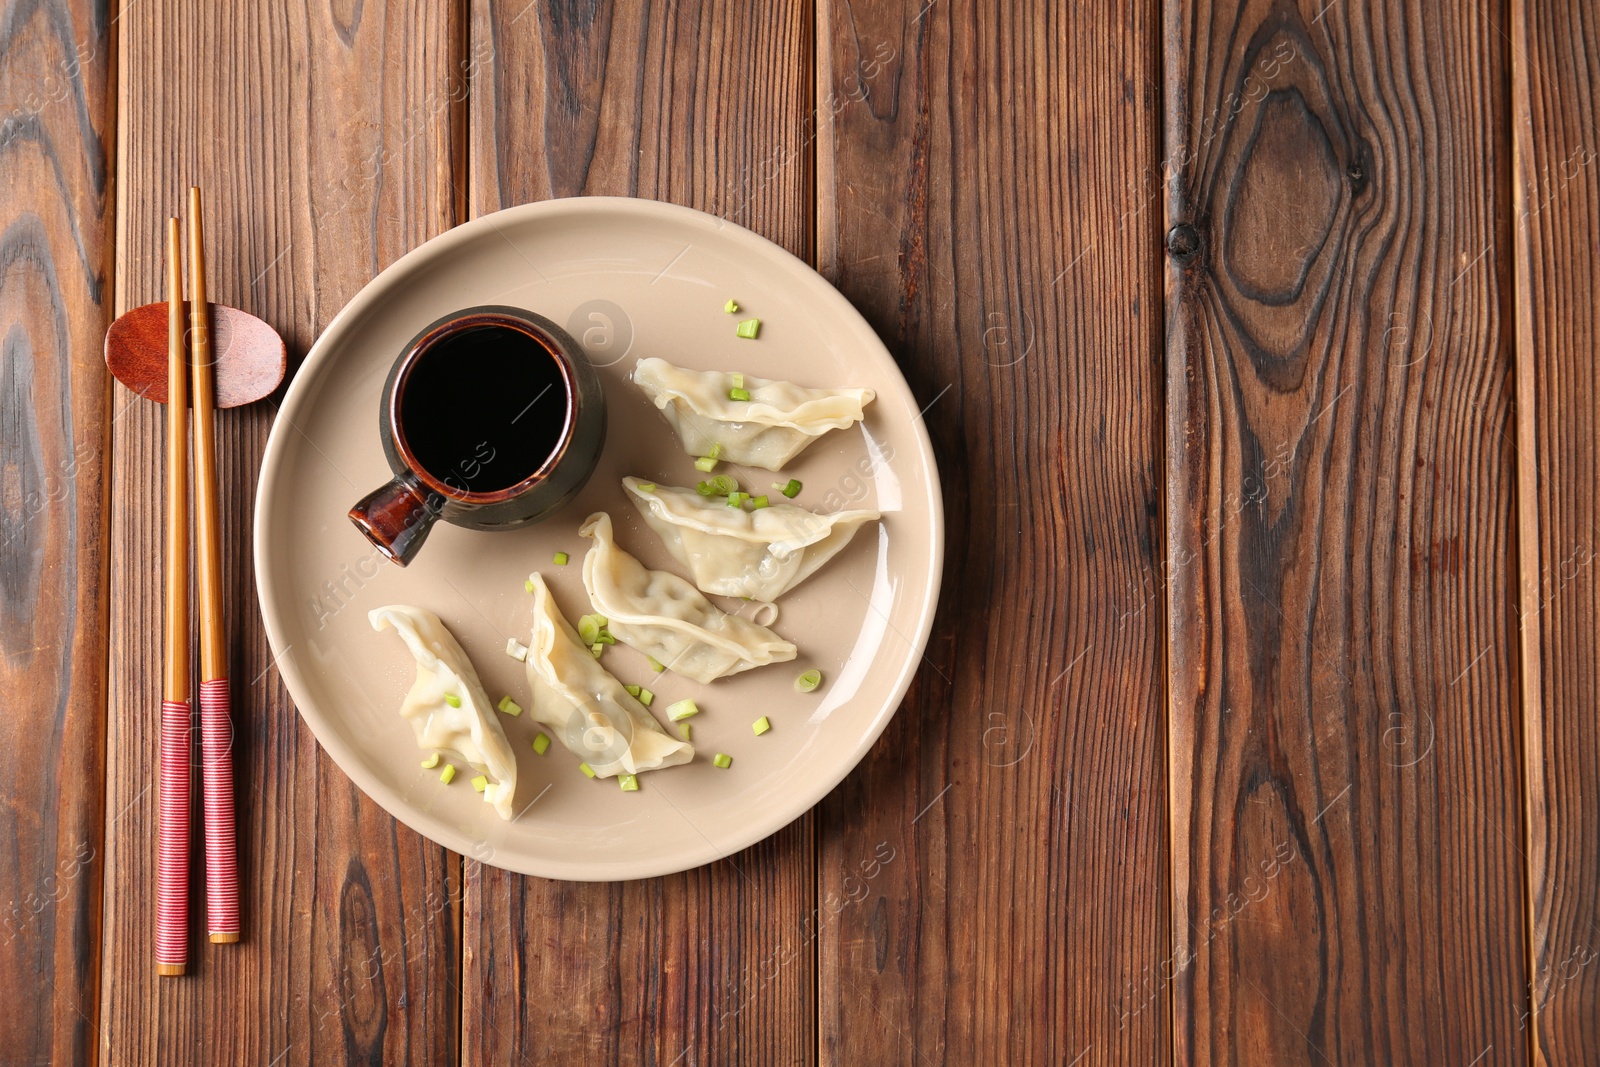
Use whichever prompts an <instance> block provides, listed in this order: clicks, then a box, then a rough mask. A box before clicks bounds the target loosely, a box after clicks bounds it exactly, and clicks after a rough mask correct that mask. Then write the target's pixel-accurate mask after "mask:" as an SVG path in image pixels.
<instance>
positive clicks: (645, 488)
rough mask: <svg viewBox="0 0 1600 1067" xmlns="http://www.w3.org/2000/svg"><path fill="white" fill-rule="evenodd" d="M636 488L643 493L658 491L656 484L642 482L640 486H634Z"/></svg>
mask: <svg viewBox="0 0 1600 1067" xmlns="http://www.w3.org/2000/svg"><path fill="white" fill-rule="evenodd" d="M634 488H635V489H637V490H639V492H641V493H653V492H655V491H656V483H655V482H640V483H639V484H638V485H636V486H634Z"/></svg>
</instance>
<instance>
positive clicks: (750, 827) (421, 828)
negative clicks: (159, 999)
mask: <svg viewBox="0 0 1600 1067" xmlns="http://www.w3.org/2000/svg"><path fill="white" fill-rule="evenodd" d="M617 212H620V213H623V214H630V213H631V214H640V215H647V216H652V217H655V218H658V219H667V220H670V221H673V222H676V223H679V224H682V225H686V226H689V227H700V228H710V229H713V230H715V231H717V232H718V233H719V234H721V235H724V236H731V237H732V238H733V239H734V241H735V242H736V243H739V244H742V245H746V246H748V247H749V248H750V249H751V251H752V252H753V253H754V254H757V255H765V256H768V257H771V258H773V259H775V260H776V261H777V263H778V265H780V266H782V267H784V268H786V269H787V270H789V271H790V272H794V271H796V270H797V269H798V270H799V271H800V272H802V276H807V275H808V276H809V280H811V281H813V282H814V283H820V285H821V289H820V290H818V294H819V298H820V299H823V300H825V301H826V302H828V303H831V304H833V305H834V307H835V309H836V310H838V311H840V312H842V313H843V314H844V316H845V317H846V319H847V320H854V323H855V324H857V325H859V327H860V332H861V333H862V335H863V340H864V341H866V339H868V338H870V341H866V343H868V344H870V345H875V346H876V352H877V354H878V355H880V356H881V357H882V358H883V360H884V361H885V362H886V363H887V365H888V366H890V367H892V368H893V369H894V370H895V372H896V382H895V384H896V385H897V386H898V388H899V389H900V390H901V392H902V393H903V396H902V398H901V399H902V400H904V401H906V402H907V403H908V407H907V410H911V408H913V407H915V405H916V397H915V395H914V394H913V393H912V392H911V386H910V383H909V382H907V381H906V379H905V374H904V372H903V371H901V370H900V365H899V363H898V362H897V361H896V360H895V358H894V355H893V353H891V352H890V351H889V348H888V346H887V345H885V344H884V343H883V339H882V338H880V337H879V336H878V333H877V331H876V330H875V329H873V327H872V324H871V323H870V322H868V321H867V320H866V317H865V316H864V315H862V314H861V312H860V311H859V310H858V309H857V308H856V307H855V305H854V304H852V303H850V301H849V300H848V299H846V298H845V296H844V294H843V293H841V292H839V290H838V289H837V288H836V287H835V286H834V285H833V283H832V282H830V281H829V280H828V279H827V278H825V277H824V276H823V275H822V274H821V273H820V272H819V271H817V270H816V269H815V268H814V267H812V266H811V265H810V264H809V263H807V262H805V261H804V260H802V259H800V258H799V257H798V256H796V255H794V254H793V253H792V252H790V251H789V250H788V249H786V248H784V247H783V246H781V245H779V244H777V243H776V242H774V241H771V240H769V239H767V238H766V237H763V236H762V235H761V234H759V233H756V232H755V231H754V230H751V229H748V228H747V227H744V226H741V225H739V224H738V223H735V222H729V221H728V220H726V219H723V218H719V217H717V216H715V215H711V214H708V213H706V212H703V211H700V210H697V209H695V208H691V207H685V206H683V205H681V204H671V203H667V202H665V201H660V200H649V199H645V198H642V197H624V196H576V197H560V198H554V199H550V200H541V201H535V202H533V203H528V204H519V205H516V206H513V207H508V208H502V209H501V210H499V211H494V212H490V213H489V214H486V215H480V216H478V217H477V218H475V219H471V220H468V221H467V222H463V223H461V224H460V225H457V226H454V227H451V228H450V229H448V230H445V231H443V232H442V233H439V234H436V235H434V236H433V237H431V238H429V239H428V240H426V241H424V242H422V243H421V244H419V245H417V246H416V247H415V248H413V249H411V250H410V251H408V252H406V253H405V254H404V255H402V256H400V257H399V258H398V259H396V260H395V261H394V262H393V263H391V264H389V265H388V266H387V267H385V268H383V270H381V271H379V272H378V273H377V274H376V275H374V276H373V277H372V278H371V279H370V280H369V281H368V282H366V284H364V285H363V286H362V287H361V289H360V290H359V291H358V292H357V293H356V294H355V295H354V296H352V297H351V298H350V300H349V301H348V302H347V303H346V304H345V305H344V307H342V308H340V309H339V311H338V312H337V313H336V314H335V315H334V316H333V318H332V319H330V320H329V321H328V325H327V326H326V327H325V328H324V329H323V330H322V332H321V333H320V334H319V335H318V336H317V339H316V341H315V342H313V344H312V345H311V348H310V350H309V351H307V353H306V357H305V359H304V360H302V361H301V362H300V365H299V366H298V367H297V368H296V369H295V373H294V377H293V378H292V379H291V380H290V382H289V386H288V388H287V389H286V390H285V392H284V396H283V400H282V402H281V403H279V404H278V405H277V411H276V413H275V415H274V417H273V420H272V428H271V430H270V431H269V432H268V435H267V445H266V448H265V449H264V450H263V451H262V455H261V469H260V472H259V474H258V475H257V479H256V491H255V496H254V507H255V513H254V515H253V516H252V519H251V538H252V544H251V557H252V562H253V569H254V572H255V573H254V577H255V594H256V607H257V610H258V611H259V612H260V614H261V619H262V623H263V627H264V629H265V631H266V635H267V643H268V646H269V648H270V650H271V654H272V663H271V666H272V667H275V668H276V669H277V671H278V676H279V679H280V680H281V682H282V684H283V687H284V689H285V691H286V692H287V693H288V696H289V699H290V701H291V702H292V703H293V705H294V709H295V712H296V714H297V715H298V716H299V718H300V719H301V721H303V722H304V723H305V724H306V726H307V727H308V728H309V729H310V730H311V734H312V736H313V737H314V738H316V741H317V744H318V745H319V746H321V748H322V749H323V751H324V752H326V753H327V755H328V757H329V758H330V759H331V761H332V762H333V763H334V765H335V766H336V767H337V768H338V769H339V770H340V771H341V772H342V773H343V774H344V775H345V777H347V778H349V779H350V781H351V782H352V783H353V784H354V785H355V786H356V787H357V788H358V789H360V790H361V792H362V793H363V794H365V795H366V797H367V798H368V799H369V800H371V801H372V802H373V803H374V804H376V805H378V807H379V808H381V809H382V810H383V811H385V812H387V813H388V814H389V815H390V816H392V817H393V818H394V819H396V820H397V821H399V822H401V823H403V824H404V825H406V826H408V827H410V828H411V829H412V830H414V831H415V832H416V833H418V834H419V835H421V836H422V837H424V838H425V839H427V840H428V841H430V842H432V843H433V844H436V845H439V846H440V847H442V848H446V849H449V850H450V851H452V852H455V853H457V854H459V855H462V856H472V855H473V853H474V851H475V850H474V849H473V848H472V847H471V840H472V839H471V835H468V834H464V833H462V832H460V831H459V830H457V829H456V828H455V827H454V826H453V825H451V824H449V823H448V822H446V821H445V820H443V819H440V818H438V817H434V816H429V815H427V814H426V813H424V812H422V811H420V810H418V809H416V808H415V807H414V806H413V805H409V804H407V803H405V802H404V799H403V797H402V796H401V795H400V794H399V793H398V792H395V791H393V790H391V789H390V788H389V787H388V786H387V785H385V784H384V783H383V782H382V780H381V779H380V778H379V777H378V776H377V775H375V774H372V773H370V772H369V771H368V769H367V768H366V766H365V764H364V763H363V762H362V760H361V759H360V758H359V754H358V753H357V752H356V751H355V750H354V748H353V746H349V745H346V744H345V743H344V742H343V740H341V739H340V738H339V737H338V736H337V733H336V731H335V730H334V729H332V723H331V720H329V721H328V723H327V724H326V729H324V728H323V726H324V724H323V723H322V720H323V718H324V716H323V714H322V712H321V711H319V710H316V709H313V711H312V712H310V713H308V712H307V710H306V707H305V706H303V703H302V701H301V700H300V698H299V695H298V692H307V693H309V692H310V691H311V686H310V685H309V684H308V682H307V680H306V678H305V672H303V671H301V669H300V667H299V665H298V663H297V662H296V661H295V660H294V659H293V658H290V657H286V656H285V654H284V650H285V649H286V648H287V647H289V643H288V642H286V640H285V637H286V629H287V627H286V626H285V625H284V622H283V620H282V619H281V618H280V617H279V615H278V612H277V608H276V605H271V606H269V599H268V597H267V596H266V593H265V591H266V590H267V589H269V588H278V584H277V581H276V578H277V568H276V566H275V565H274V564H273V563H272V561H271V560H270V559H268V558H267V552H266V549H265V547H264V546H265V545H266V544H267V522H268V520H267V516H268V511H267V508H266V507H265V506H264V504H265V503H266V499H265V498H266V497H267V496H268V494H269V491H270V490H269V484H268V483H269V480H270V479H272V478H273V477H274V476H275V474H276V472H277V470H278V468H279V467H281V466H282V465H283V463H284V462H285V460H284V458H283V456H282V453H283V452H284V450H285V449H286V448H287V447H288V446H287V444H285V442H286V440H287V439H288V437H289V431H288V430H287V429H285V427H286V426H292V425H293V419H292V417H291V416H292V415H293V414H294V413H295V409H296V408H298V407H299V406H301V405H303V404H304V403H306V402H307V401H306V400H305V399H304V397H305V396H307V395H309V394H310V392H311V385H310V382H311V381H312V379H313V378H315V377H316V376H317V375H316V373H314V372H316V371H317V370H319V369H320V368H321V366H322V364H324V363H326V362H329V361H330V360H332V359H333V358H334V353H335V352H337V350H338V349H339V348H340V347H341V346H342V345H343V344H344V341H345V335H346V334H348V333H349V332H351V330H352V329H353V328H354V327H353V325H352V324H353V323H356V322H358V321H359V320H360V319H361V318H362V317H363V316H364V315H365V314H366V313H367V311H368V309H369V308H370V307H371V306H372V305H374V304H375V303H376V302H377V301H378V300H379V299H381V298H382V297H383V296H384V295H386V293H387V291H388V290H389V289H391V288H392V287H393V286H394V284H395V281H396V279H397V278H399V277H402V276H405V275H408V274H410V273H411V272H412V271H413V270H415V269H416V268H417V266H418V265H419V264H422V263H426V262H428V261H431V260H433V259H435V258H437V257H439V256H443V255H448V254H449V253H451V252H453V251H455V250H456V249H457V248H458V247H459V246H461V245H465V244H469V243H471V242H473V241H476V240H479V239H480V238H481V237H482V236H484V235H485V233H486V232H492V233H498V234H500V235H501V236H502V237H504V233H503V231H502V230H501V229H500V224H501V223H503V222H511V223H515V224H516V225H518V226H522V225H524V224H526V223H529V222H532V223H538V222H540V221H542V220H549V219H557V218H562V217H568V216H582V215H594V216H599V215H603V214H607V213H617ZM910 429H911V432H912V435H913V437H914V439H915V441H916V443H917V447H918V450H919V451H920V453H921V455H922V458H923V460H924V466H925V467H926V469H927V479H926V484H925V486H924V487H923V488H924V489H925V491H926V492H927V494H928V500H929V515H930V523H929V526H930V528H929V531H928V544H929V552H928V573H927V574H926V576H925V581H926V582H927V585H926V589H927V593H926V595H925V596H924V597H923V601H922V603H921V605H920V606H919V607H918V611H917V620H916V628H915V633H914V634H912V635H911V637H910V639H909V644H910V648H909V650H908V654H907V655H906V657H905V659H904V662H903V664H902V666H901V668H900V672H899V675H898V677H896V678H895V680H894V684H893V685H892V686H891V687H890V691H889V696H888V698H887V699H886V700H885V702H884V706H883V707H882V708H881V709H880V710H879V712H878V713H877V714H876V715H875V716H874V719H873V721H872V722H871V723H870V724H869V726H868V729H867V730H865V731H864V732H863V734H862V736H861V738H860V740H859V741H858V742H857V743H856V745H855V746H854V747H853V748H852V749H851V751H850V752H849V754H848V758H844V759H841V760H840V761H839V762H838V764H837V766H838V768H839V769H838V773H837V774H824V775H821V776H819V777H818V778H817V779H816V780H815V784H814V785H813V786H811V787H810V788H808V789H807V790H806V791H805V792H804V794H802V798H803V800H804V803H803V804H797V806H795V807H793V808H792V809H791V808H787V807H786V808H783V809H775V810H776V811H780V812H782V814H778V815H774V816H773V817H771V818H769V819H766V820H752V821H751V822H748V823H745V824H744V828H742V829H741V830H740V831H739V832H738V833H735V834H732V835H729V836H728V842H731V843H727V842H725V843H727V847H726V848H722V847H719V844H718V843H714V842H712V841H711V839H710V838H707V837H706V836H705V835H704V834H701V835H700V836H701V837H702V839H703V840H704V841H705V844H704V846H700V845H696V846H693V847H691V848H689V849H679V850H678V851H676V852H674V853H671V854H670V855H669V856H667V857H663V858H662V859H661V860H659V861H657V862H647V863H638V862H637V861H635V864H634V866H632V867H630V868H629V869H628V870H627V871H626V872H613V871H609V870H604V869H596V868H595V867H594V865H593V862H592V861H582V860H560V859H557V860H554V861H552V862H549V863H537V864H534V865H532V866H529V865H528V864H525V863H520V862H516V861H517V860H519V859H521V858H523V857H521V856H511V855H507V856H506V857H505V858H504V859H502V858H501V856H500V853H499V851H496V854H495V855H494V856H493V857H491V858H489V859H484V860H480V861H479V862H483V863H487V864H489V865H490V866H494V867H499V868H501V869H503V870H508V871H512V872H515V873H518V874H524V875H532V876H535V877H542V878H550V879H556V880H562V881H578V882H621V881H635V880H641V879H645V878H655V877H661V876H663V875H668V874H676V873H679V872H681V871H688V870H693V869H695V868H697V867H701V866H704V865H706V864H708V863H713V862H715V861H717V860H720V859H726V858H728V857H731V856H733V855H735V854H737V853H739V852H742V851H744V850H745V849H747V848H749V847H751V846H752V845H754V844H757V843H758V842H761V841H764V840H766V839H767V838H768V837H770V836H772V835H773V834H775V833H777V832H778V831H779V830H782V829H783V828H784V827H786V826H788V825H789V824H790V823H792V822H794V821H795V820H797V819H799V818H800V817H801V816H802V815H804V814H805V813H806V812H808V811H810V810H811V809H812V808H814V807H816V805H817V804H818V803H820V802H821V801H822V799H823V798H825V797H826V796H827V795H828V794H829V793H831V792H832V791H833V790H834V788H835V787H837V786H838V785H839V783H840V782H842V781H844V780H845V779H846V778H847V777H849V776H850V774H851V773H853V772H854V771H855V770H856V768H857V767H859V766H860V765H861V761H862V760H864V759H865V758H866V756H867V754H868V753H869V752H870V751H871V749H872V746H873V745H874V744H876V743H877V741H878V738H879V737H881V736H882V735H883V732H884V731H885V730H886V729H888V726H889V722H890V721H891V720H892V719H893V718H894V717H895V716H896V715H897V714H899V711H900V707H901V705H902V704H903V703H904V702H905V696H906V693H907V691H908V690H909V689H910V688H911V682H912V680H913V679H914V678H915V677H916V674H917V670H918V668H919V667H920V666H921V662H922V660H923V658H924V654H925V652H926V650H927V645H928V640H929V638H930V636H931V635H932V629H933V621H934V617H935V615H936V613H937V611H938V606H939V593H940V585H941V581H942V578H943V574H944V554H945V553H944V534H945V529H944V526H945V522H944V520H945V515H944V496H943V492H942V486H941V482H940V477H939V468H938V464H937V461H936V457H935V455H934V451H933V442H932V439H931V438H930V437H929V436H928V430H927V425H926V423H925V422H924V421H923V420H922V418H921V417H920V416H917V417H913V418H912V419H911V427H910ZM297 691H298V692H297ZM390 793H393V794H394V795H393V796H389V794H390ZM474 858H476V857H474ZM508 861H509V862H508Z"/></svg>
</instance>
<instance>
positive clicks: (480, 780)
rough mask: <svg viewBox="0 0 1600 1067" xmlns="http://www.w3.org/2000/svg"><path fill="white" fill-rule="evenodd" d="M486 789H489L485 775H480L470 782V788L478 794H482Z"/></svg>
mask: <svg viewBox="0 0 1600 1067" xmlns="http://www.w3.org/2000/svg"><path fill="white" fill-rule="evenodd" d="M488 787H489V779H488V777H487V776H486V775H482V774H480V775H478V776H477V777H476V778H474V779H473V780H472V788H474V789H476V790H477V791H478V792H480V793H481V792H483V791H484V790H485V789H487V788H488Z"/></svg>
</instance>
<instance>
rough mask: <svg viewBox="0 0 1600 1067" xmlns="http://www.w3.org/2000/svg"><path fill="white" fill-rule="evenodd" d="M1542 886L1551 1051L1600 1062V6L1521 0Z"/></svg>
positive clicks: (1516, 60) (1525, 420) (1520, 238)
mask: <svg viewBox="0 0 1600 1067" xmlns="http://www.w3.org/2000/svg"><path fill="white" fill-rule="evenodd" d="M1511 10H1512V18H1511V27H1512V29H1511V45H1510V54H1511V86H1512V100H1513V104H1512V123H1511V125H1512V132H1513V135H1514V137H1515V138H1516V171H1515V173H1514V175H1513V177H1512V188H1513V194H1514V196H1513V207H1514V210H1513V212H1512V228H1513V239H1514V241H1515V245H1516V263H1517V269H1516V284H1517V289H1516V299H1517V358H1516V366H1517V427H1516V435H1517V465H1518V494H1517V502H1518V504H1519V515H1518V519H1519V527H1520V530H1521V534H1522V537H1521V550H1522V596H1521V637H1522V643H1523V644H1522V647H1523V662H1524V668H1523V682H1524V697H1525V705H1524V707H1525V711H1524V714H1525V720H1524V721H1525V736H1526V738H1527V742H1526V748H1525V753H1526V755H1525V759H1526V772H1525V775H1526V777H1525V780H1526V783H1527V784H1526V788H1527V797H1528V804H1527V809H1528V810H1527V825H1528V843H1527V854H1528V856H1527V858H1528V881H1529V896H1530V901H1531V908H1532V915H1531V923H1530V928H1531V936H1532V960H1533V974H1532V976H1531V978H1532V983H1533V988H1532V995H1531V1003H1530V1004H1529V1007H1528V1015H1527V1019H1526V1020H1524V1021H1525V1023H1526V1024H1528V1025H1529V1029H1530V1030H1531V1031H1532V1033H1533V1037H1534V1042H1535V1044H1534V1048H1535V1051H1536V1054H1537V1060H1538V1062H1540V1063H1544V1064H1575V1063H1593V1062H1597V1061H1600V838H1597V837H1596V833H1595V826H1596V824H1597V823H1600V734H1597V733H1596V731H1595V729H1594V710H1595V689H1596V685H1597V683H1600V627H1597V625H1596V616H1595V609H1596V604H1597V601H1600V580H1597V578H1596V575H1595V560H1596V552H1597V545H1596V542H1597V541H1600V529H1597V525H1596V524H1597V523H1600V496H1597V494H1596V487H1595V477H1596V464H1597V461H1600V452H1597V450H1596V446H1595V436H1596V432H1597V431H1600V379H1597V375H1596V366H1595V360H1596V348H1597V346H1600V269H1596V266H1595V257H1596V255H1600V132H1597V130H1596V125H1595V114H1596V111H1597V108H1600V17H1597V13H1596V11H1595V8H1594V5H1593V4H1589V3H1582V2H1552V3H1531V2H1528V0H1517V2H1516V3H1513V4H1512V5H1511Z"/></svg>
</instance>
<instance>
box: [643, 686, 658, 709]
mask: <svg viewBox="0 0 1600 1067" xmlns="http://www.w3.org/2000/svg"><path fill="white" fill-rule="evenodd" d="M655 698H656V695H655V694H654V693H652V692H650V690H648V689H640V690H639V703H641V704H643V705H644V706H645V707H647V708H648V707H649V706H650V704H651V702H652V701H654V700H655Z"/></svg>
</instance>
